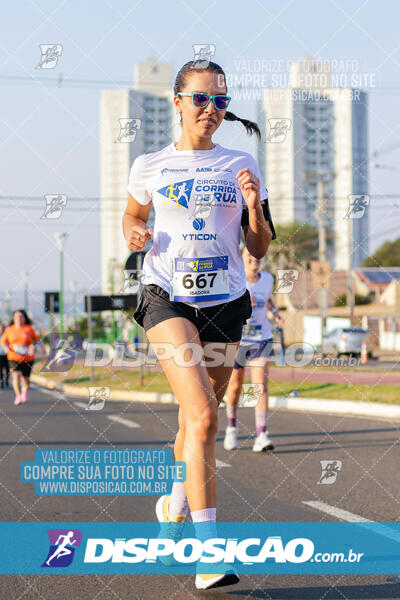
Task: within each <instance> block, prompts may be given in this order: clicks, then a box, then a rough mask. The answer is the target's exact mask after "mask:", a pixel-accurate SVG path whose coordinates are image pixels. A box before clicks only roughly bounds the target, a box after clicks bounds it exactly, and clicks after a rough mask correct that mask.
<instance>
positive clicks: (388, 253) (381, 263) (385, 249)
mask: <svg viewBox="0 0 400 600" xmlns="http://www.w3.org/2000/svg"><path fill="white" fill-rule="evenodd" d="M363 267H377V268H379V267H400V238H398V239H397V240H395V241H394V242H385V243H384V244H382V246H381V247H380V248H378V250H377V251H376V252H374V254H371V256H368V257H367V258H366V259H365V260H364V262H363Z"/></svg>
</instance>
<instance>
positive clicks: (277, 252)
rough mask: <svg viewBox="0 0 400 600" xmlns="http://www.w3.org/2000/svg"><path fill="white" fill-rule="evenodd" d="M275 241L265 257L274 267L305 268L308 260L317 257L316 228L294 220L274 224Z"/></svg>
mask: <svg viewBox="0 0 400 600" xmlns="http://www.w3.org/2000/svg"><path fill="white" fill-rule="evenodd" d="M275 231H276V241H275V242H272V243H271V245H270V247H269V250H268V253H267V259H268V261H269V262H270V263H271V266H272V267H273V268H274V269H277V268H278V269H296V268H298V267H303V268H306V266H307V263H308V262H309V261H310V260H316V259H318V229H317V228H316V227H314V226H313V225H307V224H304V223H299V222H298V221H294V222H293V223H288V224H286V225H276V226H275Z"/></svg>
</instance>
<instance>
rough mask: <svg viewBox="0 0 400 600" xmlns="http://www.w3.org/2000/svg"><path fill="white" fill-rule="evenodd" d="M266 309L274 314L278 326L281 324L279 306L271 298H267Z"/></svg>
mask: <svg viewBox="0 0 400 600" xmlns="http://www.w3.org/2000/svg"><path fill="white" fill-rule="evenodd" d="M267 309H268V310H270V311H271V312H272V314H273V315H274V318H275V320H276V321H277V323H278V325H279V327H280V326H281V325H282V324H283V318H282V316H281V314H280V312H279V308H278V307H277V306H276V305H275V303H274V301H273V300H272V298H268V300H267Z"/></svg>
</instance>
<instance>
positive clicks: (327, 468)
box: [317, 460, 342, 485]
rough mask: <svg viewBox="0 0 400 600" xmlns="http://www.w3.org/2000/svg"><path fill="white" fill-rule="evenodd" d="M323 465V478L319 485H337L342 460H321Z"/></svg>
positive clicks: (320, 479)
mask: <svg viewBox="0 0 400 600" xmlns="http://www.w3.org/2000/svg"><path fill="white" fill-rule="evenodd" d="M319 462H320V464H321V470H322V473H321V477H320V478H319V481H317V483H318V485H320V484H327V485H330V484H332V483H335V481H336V479H337V476H338V474H339V472H340V471H341V470H342V461H341V460H320V461H319Z"/></svg>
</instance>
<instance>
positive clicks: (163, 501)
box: [156, 496, 186, 567]
mask: <svg viewBox="0 0 400 600" xmlns="http://www.w3.org/2000/svg"><path fill="white" fill-rule="evenodd" d="M169 500H170V496H161V497H160V498H159V499H158V500H157V504H156V515H157V519H158V520H159V522H160V523H161V529H160V533H159V534H158V537H159V538H169V539H171V540H174V542H175V543H178V542H179V541H180V540H181V539H182V537H183V523H184V521H185V519H186V517H185V515H177V516H176V517H174V518H173V519H172V518H171V517H170V516H169ZM177 523H180V524H181V525H177ZM160 560H161V562H162V563H163V564H164V565H166V566H167V567H172V566H181V565H180V563H177V562H176V560H175V559H174V557H173V556H171V555H170V554H169V555H167V556H160Z"/></svg>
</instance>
